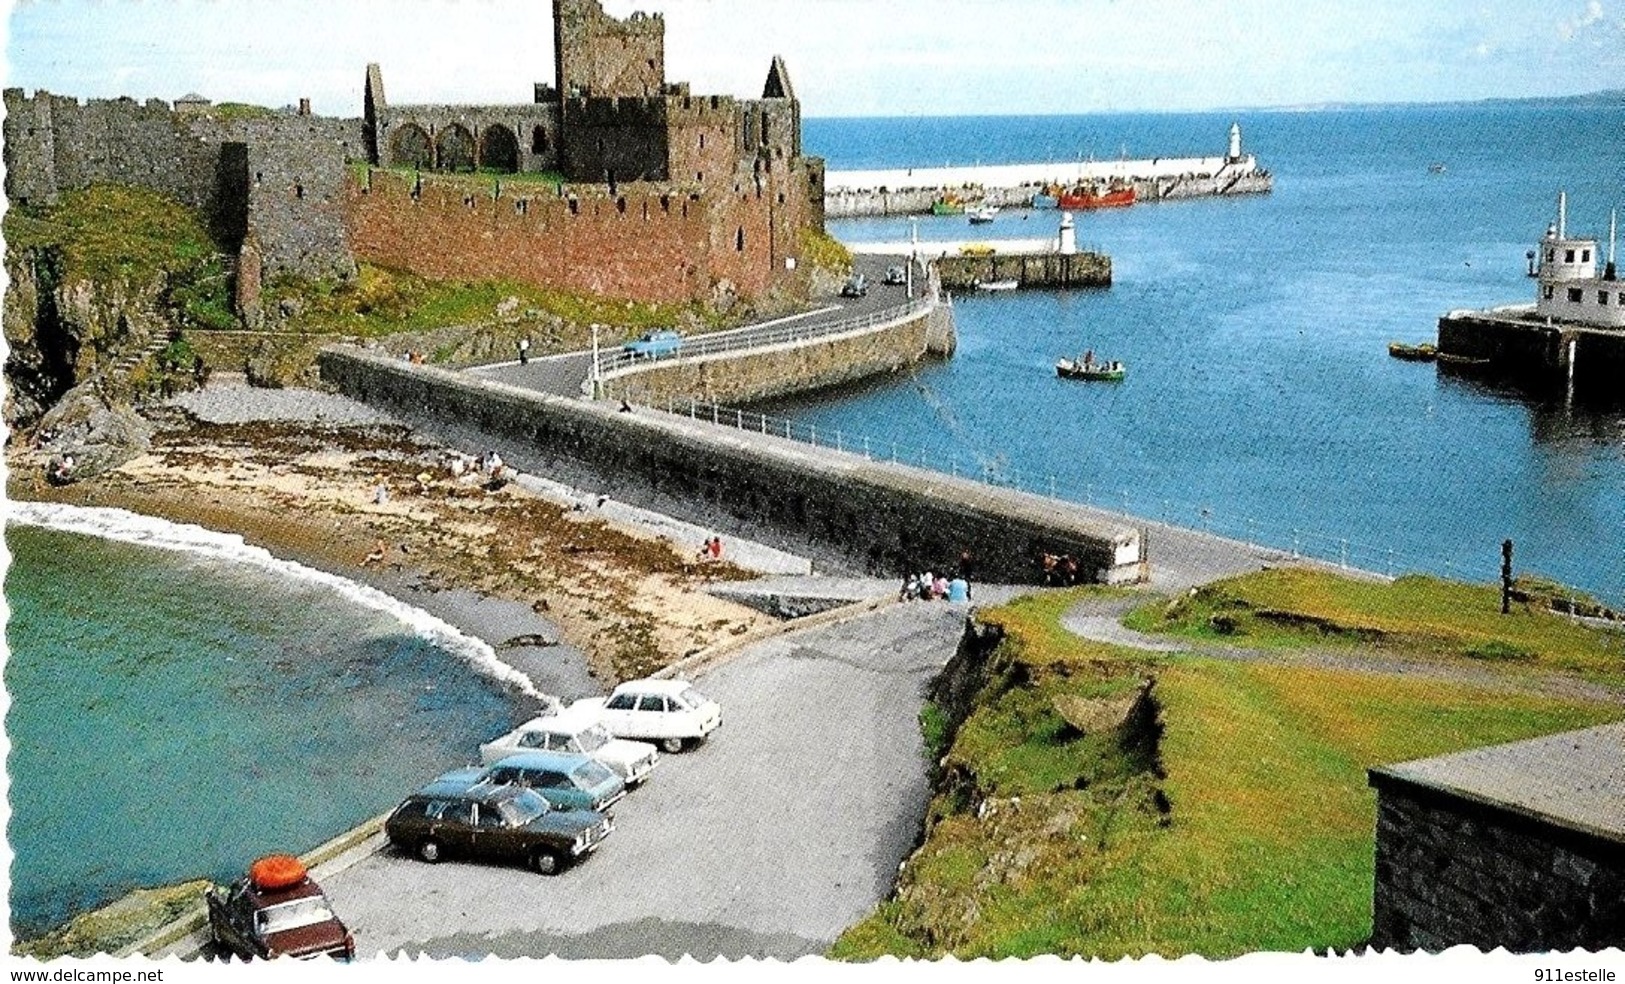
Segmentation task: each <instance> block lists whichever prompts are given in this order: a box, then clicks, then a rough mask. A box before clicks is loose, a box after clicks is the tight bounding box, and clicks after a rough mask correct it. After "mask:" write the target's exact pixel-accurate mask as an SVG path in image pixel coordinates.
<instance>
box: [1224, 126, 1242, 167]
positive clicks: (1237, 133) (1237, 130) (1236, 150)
mask: <svg viewBox="0 0 1625 984" xmlns="http://www.w3.org/2000/svg"><path fill="white" fill-rule="evenodd" d="M1224 162H1225V163H1226V164H1240V163H1241V124H1240V123H1232V124H1230V153H1228V154H1226V155H1224Z"/></svg>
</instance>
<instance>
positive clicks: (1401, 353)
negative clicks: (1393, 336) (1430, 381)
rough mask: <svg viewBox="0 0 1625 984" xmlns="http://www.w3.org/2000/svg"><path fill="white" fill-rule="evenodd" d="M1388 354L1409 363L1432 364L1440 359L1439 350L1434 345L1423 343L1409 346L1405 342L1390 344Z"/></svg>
mask: <svg viewBox="0 0 1625 984" xmlns="http://www.w3.org/2000/svg"><path fill="white" fill-rule="evenodd" d="M1388 354H1389V355H1391V356H1393V357H1394V358H1396V359H1405V360H1406V361H1409V362H1432V361H1433V360H1434V359H1436V358H1438V356H1439V350H1438V348H1437V347H1435V346H1434V345H1432V344H1430V343H1428V342H1423V343H1422V344H1420V345H1409V344H1406V343H1405V342H1389V343H1388Z"/></svg>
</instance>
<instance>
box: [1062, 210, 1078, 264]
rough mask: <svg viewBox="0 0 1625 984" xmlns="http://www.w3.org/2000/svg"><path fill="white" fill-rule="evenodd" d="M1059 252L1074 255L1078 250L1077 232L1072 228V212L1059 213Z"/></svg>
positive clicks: (1063, 254) (1064, 254)
mask: <svg viewBox="0 0 1625 984" xmlns="http://www.w3.org/2000/svg"><path fill="white" fill-rule="evenodd" d="M1059 247H1060V248H1059V252H1060V254H1061V255H1062V256H1075V255H1077V252H1078V233H1077V230H1076V229H1074V228H1072V213H1071V212H1062V213H1061V241H1060V244H1059Z"/></svg>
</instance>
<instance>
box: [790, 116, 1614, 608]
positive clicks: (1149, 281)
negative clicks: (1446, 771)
mask: <svg viewBox="0 0 1625 984" xmlns="http://www.w3.org/2000/svg"><path fill="white" fill-rule="evenodd" d="M1233 119H1239V120H1240V122H1241V125H1242V128H1243V132H1244V138H1245V145H1246V149H1247V150H1248V151H1249V152H1252V153H1256V154H1257V155H1258V157H1259V163H1260V165H1261V166H1263V167H1265V168H1268V169H1269V170H1270V171H1272V172H1273V174H1274V176H1275V190H1274V192H1273V193H1272V194H1270V195H1267V196H1245V197H1241V198H1234V199H1228V198H1220V199H1211V198H1210V199H1196V200H1189V201H1179V202H1161V203H1154V204H1145V205H1138V206H1135V207H1133V208H1128V209H1113V210H1107V211H1103V212H1091V213H1084V214H1080V215H1079V216H1077V219H1078V241H1079V243H1080V246H1091V247H1096V248H1099V249H1103V250H1104V251H1105V252H1107V253H1108V254H1110V255H1111V257H1112V260H1113V267H1114V270H1113V273H1114V283H1113V285H1112V286H1111V287H1110V288H1109V289H1103V290H1089V291H1072V292H1044V291H1031V292H1011V293H1001V294H997V295H981V296H976V295H967V296H962V297H958V298H956V304H955V315H956V320H957V323H958V330H959V348H958V351H957V352H956V353H955V355H954V357H953V358H952V359H951V360H949V361H947V362H943V363H936V364H926V365H922V366H921V367H919V368H918V369H917V370H916V371H914V372H913V373H912V374H910V375H908V376H906V377H901V378H892V379H888V380H882V381H878V382H873V383H870V384H867V385H863V386H859V387H854V388H848V389H843V390H839V391H834V392H829V393H821V394H817V395H815V396H811V397H807V398H800V399H793V400H786V401H779V402H776V403H774V404H772V405H771V406H769V407H766V408H765V409H767V410H768V411H769V412H771V413H774V414H777V415H779V416H787V417H791V418H794V419H795V420H797V421H799V422H802V423H804V424H809V425H814V426H816V427H817V428H818V430H819V431H820V432H821V433H824V434H826V435H827V434H832V433H834V432H835V431H837V430H839V431H842V432H843V433H844V435H845V440H846V441H847V446H849V447H855V446H857V445H858V441H859V439H860V436H862V437H867V438H868V439H869V442H870V446H872V447H874V448H879V449H888V450H889V448H890V447H891V446H892V445H893V444H896V445H897V446H899V447H900V448H902V449H903V450H902V454H903V455H904V456H918V455H920V454H922V453H923V455H924V456H925V459H926V460H927V462H928V463H929V464H931V465H932V466H933V467H936V468H940V469H941V470H943V471H948V470H949V469H950V468H952V469H954V470H956V471H958V472H959V473H960V474H982V475H986V476H988V477H990V478H992V479H993V480H995V481H1005V482H1011V483H1014V484H1021V485H1024V486H1026V487H1029V488H1033V489H1035V490H1038V491H1044V492H1049V491H1051V490H1053V491H1054V494H1056V495H1059V496H1061V497H1063V498H1070V499H1076V500H1080V501H1090V502H1093V503H1095V504H1097V505H1103V506H1107V507H1110V508H1114V509H1122V508H1125V507H1126V508H1127V510H1128V511H1130V512H1132V513H1134V514H1136V515H1140V516H1144V517H1147V518H1152V519H1167V520H1169V521H1172V522H1175V523H1179V524H1181V525H1187V526H1192V527H1203V526H1206V527H1207V528H1210V529H1213V530H1215V531H1216V532H1223V533H1226V534H1230V535H1234V536H1237V537H1240V538H1246V539H1253V540H1259V541H1263V542H1266V543H1270V544H1273V545H1275V546H1279V547H1282V548H1285V549H1292V548H1294V547H1296V548H1298V549H1299V550H1300V551H1301V552H1304V553H1312V554H1315V555H1317V556H1321V557H1325V558H1328V559H1332V560H1343V559H1346V560H1348V562H1349V563H1351V564H1357V565H1359V566H1363V567H1366V568H1368V569H1376V570H1394V571H1404V570H1428V571H1434V572H1437V573H1442V574H1449V575H1455V576H1461V577H1471V578H1475V579H1483V580H1489V579H1493V578H1494V577H1495V576H1497V574H1498V565H1499V545H1500V543H1501V541H1502V540H1503V539H1505V538H1511V539H1513V540H1514V541H1515V542H1516V544H1517V562H1518V566H1519V568H1520V569H1521V570H1530V571H1536V572H1540V573H1544V574H1546V575H1549V576H1552V577H1557V578H1560V579H1562V580H1564V581H1566V582H1568V583H1571V584H1574V585H1576V586H1578V587H1581V588H1583V589H1586V590H1589V591H1591V592H1593V593H1595V594H1597V595H1599V596H1600V597H1601V598H1602V599H1603V600H1604V601H1605V602H1606V603H1609V604H1613V605H1616V606H1618V605H1619V604H1620V603H1621V601H1622V596H1625V450H1622V448H1625V412H1622V409H1625V386H1621V387H1620V392H1618V393H1592V394H1580V397H1579V398H1578V399H1574V400H1569V399H1567V398H1566V395H1565V394H1563V393H1561V392H1558V393H1547V394H1530V393H1524V392H1518V391H1513V390H1509V389H1506V388H1503V387H1499V386H1497V385H1494V384H1488V383H1482V382H1477V381H1473V380H1470V379H1464V378H1459V377H1453V376H1451V375H1449V374H1448V373H1447V372H1443V371H1441V370H1439V369H1436V368H1435V367H1434V366H1432V365H1428V364H1418V363H1406V362H1400V361H1397V360H1394V359H1391V358H1390V357H1389V356H1388V354H1387V351H1386V345H1387V343H1388V342H1389V341H1390V340H1396V339H1397V340H1406V341H1423V340H1431V339H1432V337H1433V334H1434V329H1435V323H1436V321H1437V319H1438V317H1439V315H1440V314H1442V313H1444V312H1445V311H1447V310H1450V309H1452V308H1461V307H1482V306H1491V305H1497V304H1505V303H1514V302H1528V301H1532V300H1533V289H1532V286H1531V282H1530V281H1529V280H1528V279H1527V278H1526V277H1525V275H1524V271H1525V253H1526V251H1528V250H1530V249H1532V248H1534V245H1535V242H1536V240H1537V239H1538V237H1539V236H1540V235H1541V234H1542V232H1543V231H1544V230H1545V228H1546V225H1547V223H1548V222H1550V221H1552V220H1553V218H1554V217H1555V209H1556V198H1557V192H1558V190H1559V189H1566V190H1567V191H1568V196H1569V225H1570V228H1571V230H1576V229H1577V230H1589V231H1591V232H1593V233H1594V234H1595V235H1597V236H1598V238H1605V237H1606V233H1607V223H1608V210H1609V209H1610V208H1613V207H1622V208H1625V105H1622V104H1621V103H1620V102H1619V101H1618V100H1617V99H1616V100H1615V101H1614V102H1612V103H1598V104H1595V105H1578V104H1572V103H1550V104H1526V103H1518V104H1475V105H1466V106H1416V107H1382V108H1366V109H1352V110H1321V111H1304V112H1286V111H1279V112H1252V113H1245V114H1240V115H1231V114H1223V115H1221V114H1170V115H1131V114H1125V115H1115V116H1092V117H1069V118H1056V119H1045V118H1035V117H1031V118H1011V119H986V118H983V119H971V118H956V119H927V120H886V121H878V120H816V119H815V120H809V121H807V124H806V130H805V142H806V146H807V148H808V151H809V152H810V153H814V154H820V155H823V156H824V157H825V158H826V160H827V162H828V166H829V167H830V168H831V169H836V168H879V167H908V166H923V165H927V164H930V165H937V166H940V165H943V164H945V163H949V162H952V163H955V164H962V163H973V162H981V163H1007V162H1019V161H1035V160H1042V159H1045V158H1046V157H1056V156H1066V155H1071V156H1073V157H1078V156H1087V155H1090V154H1093V155H1095V156H1097V157H1098V156H1103V155H1115V154H1117V153H1126V154H1127V156H1130V157H1149V156H1155V155H1158V154H1170V155H1172V154H1181V155H1183V154H1199V153H1209V152H1213V149H1214V148H1217V147H1222V144H1223V140H1224V138H1225V134H1226V133H1227V131H1228V129H1229V126H1230V123H1231V121H1232V120H1233ZM1433 162H1439V163H1442V164H1444V166H1445V168H1444V171H1443V172H1442V173H1431V172H1430V170H1429V164H1430V163H1433ZM1057 220H1058V216H1057V214H1056V213H1055V212H1053V211H1049V212H1030V211H1022V210H1015V211H1012V210H1006V211H1005V212H1004V213H1003V214H1001V216H1000V217H999V219H998V221H997V222H996V223H995V224H993V225H992V226H982V227H978V231H977V238H986V239H989V240H996V239H997V238H999V237H1001V236H1008V237H1013V238H1016V237H1030V236H1034V235H1052V234H1053V228H1052V227H1053V225H1054V224H1055V223H1056V222H1057ZM830 226H831V232H832V233H833V234H834V235H835V236H836V237H837V238H840V239H843V240H846V241H850V242H857V241H903V240H906V239H908V238H909V235H910V229H911V222H910V220H909V219H902V218H890V219H851V220H843V221H839V222H831V224H830ZM918 228H919V238H920V239H922V240H929V239H941V240H949V239H963V238H966V236H967V234H968V231H967V227H966V224H965V219H964V217H962V216H959V217H930V216H926V217H921V218H919V219H918ZM1086 349H1093V350H1094V352H1095V354H1096V356H1097V357H1102V358H1108V359H1116V360H1122V361H1123V362H1125V363H1126V364H1127V365H1128V367H1129V371H1128V376H1127V379H1126V380H1125V381H1123V382H1122V383H1120V384H1080V383H1076V382H1071V381H1066V380H1060V379H1057V378H1056V376H1055V372H1054V363H1055V360H1056V359H1057V358H1058V357H1062V356H1066V357H1074V356H1076V355H1078V354H1079V353H1081V352H1083V351H1085V350H1086ZM1154 549H1155V548H1154V546H1153V551H1154ZM1153 562H1154V557H1153Z"/></svg>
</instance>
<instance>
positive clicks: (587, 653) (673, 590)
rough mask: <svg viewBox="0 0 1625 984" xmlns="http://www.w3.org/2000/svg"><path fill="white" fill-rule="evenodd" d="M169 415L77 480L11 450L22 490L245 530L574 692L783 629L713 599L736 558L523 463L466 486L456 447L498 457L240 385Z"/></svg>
mask: <svg viewBox="0 0 1625 984" xmlns="http://www.w3.org/2000/svg"><path fill="white" fill-rule="evenodd" d="M154 416H155V419H157V420H158V421H159V422H160V424H159V432H158V434H157V436H156V437H155V438H154V440H153V444H152V448H151V450H150V451H149V452H148V453H146V454H143V455H141V456H140V457H137V458H135V459H133V460H132V461H130V462H128V463H126V464H125V465H123V466H122V467H120V468H118V469H116V470H114V471H112V472H109V473H106V474H104V475H101V476H97V477H95V478H93V479H89V480H86V481H83V482H79V483H75V484H72V485H68V486H65V487H53V486H50V485H48V484H46V483H45V482H44V480H43V475H42V462H43V458H42V457H41V456H40V454H39V453H38V452H33V451H27V450H23V449H8V464H9V466H10V475H9V478H8V487H7V494H8V496H9V497H10V498H13V499H35V500H43V501H56V502H67V503H73V504H79V505H96V506H112V507H117V508H122V509H128V510H130V511H132V512H138V513H143V514H147V515H151V516H157V517H160V518H163V519H167V520H170V521H172V522H180V523H192V524H196V525H199V526H203V527H206V528H209V529H212V530H218V531H221V532H227V533H236V534H239V535H241V536H242V537H243V538H244V540H245V541H247V542H248V543H250V544H253V545H256V546H260V547H263V548H265V549H267V550H269V551H270V552H271V553H273V554H275V555H277V556H280V557H284V558H287V559H290V560H295V561H298V562H300V563H304V564H307V565H309V566H312V567H316V568H319V569H322V570H326V571H330V572H332V573H335V574H341V575H343V576H346V577H350V578H353V579H355V580H358V581H361V582H363V583H367V584H370V585H372V586H374V587H377V588H379V589H381V590H384V591H386V592H388V593H390V594H391V595H394V596H395V597H397V598H400V599H401V600H403V601H406V602H408V603H409V604H412V605H415V606H417V607H419V608H422V609H425V610H427V611H429V612H430V613H431V614H434V615H437V616H439V617H440V618H442V619H445V620H446V621H447V622H450V623H451V624H453V625H455V626H457V627H458V628H459V629H461V630H463V631H465V632H468V633H469V634H471V635H474V636H477V637H478V638H481V639H484V640H485V641H486V642H488V643H489V644H490V645H491V646H492V647H493V648H494V649H495V650H496V652H497V654H498V656H499V657H500V658H502V659H503V660H504V661H505V662H508V663H509V664H510V665H512V666H514V667H515V668H517V669H519V670H521V671H522V672H524V673H526V674H527V675H528V676H530V677H531V679H532V681H533V682H534V683H535V684H536V686H537V687H538V688H539V689H540V690H542V691H543V692H545V693H549V694H553V695H556V696H559V697H561V698H564V699H566V700H568V699H570V698H572V697H576V696H582V695H585V694H590V693H596V692H604V691H605V690H607V689H608V688H609V687H611V686H613V685H614V683H616V682H618V681H620V680H623V679H629V678H632V677H637V676H642V675H646V674H648V673H650V672H652V671H654V670H656V669H659V668H660V667H662V666H665V665H668V664H670V663H672V662H674V661H676V660H678V659H680V658H682V657H683V656H685V655H687V654H690V653H693V652H695V651H696V650H699V649H703V648H706V647H708V646H711V645H714V644H716V643H718V642H721V641H724V640H726V639H728V638H730V637H732V636H736V635H741V634H744V633H746V632H748V631H750V630H751V629H753V628H757V627H760V626H762V625H764V624H765V623H767V622H769V621H771V620H770V619H769V617H768V616H766V615H763V614H761V613H759V612H756V611H754V610H752V609H750V608H747V607H745V606H743V605H740V604H736V603H734V602H731V601H727V600H723V599H719V598H715V597H712V596H711V595H709V594H707V593H705V591H704V588H705V587H706V585H707V584H709V583H711V582H713V581H717V580H737V579H742V578H748V577H750V576H752V575H751V573H750V572H748V571H745V570H743V569H741V568H739V567H736V566H734V565H733V564H732V563H730V562H729V561H728V560H726V559H724V560H720V561H719V560H709V559H704V560H702V559H700V558H699V557H698V555H697V552H696V551H695V549H694V548H693V547H692V546H690V545H688V544H683V543H678V542H676V541H675V540H674V539H673V538H672V537H670V536H667V535H664V534H662V533H661V532H659V531H658V530H655V529H650V528H640V527H639V526H638V525H636V524H630V523H626V522H620V521H615V520H611V519H610V518H609V517H607V516H606V515H605V514H604V513H605V512H606V511H605V510H601V509H598V508H595V505H594V500H593V498H592V497H590V496H584V497H579V498H575V499H571V498H568V497H565V496H560V495H544V494H541V493H539V492H538V491H536V489H538V488H539V487H542V486H545V485H546V483H539V482H535V481H528V480H524V481H521V480H515V479H521V478H528V476H516V475H515V474H514V473H513V472H512V471H511V470H509V471H507V472H505V477H506V478H508V479H509V480H507V481H504V482H500V483H493V482H490V481H488V480H487V478H486V476H483V475H479V476H476V475H473V474H471V473H467V472H465V473H464V474H463V475H461V476H457V475H456V474H454V468H453V467H452V464H451V462H452V460H453V458H454V457H455V456H456V455H459V454H461V455H463V456H464V459H465V461H468V460H473V459H477V458H478V457H479V456H480V455H482V454H484V453H485V452H486V451H487V450H492V449H485V448H448V447H444V446H441V445H437V444H433V443H429V442H426V441H424V440H422V439H420V438H419V437H417V436H416V435H414V434H413V433H412V432H411V431H410V430H408V429H407V428H405V427H404V426H402V425H400V424H399V423H396V422H394V421H392V420H390V419H389V418H387V417H385V416H382V415H380V414H378V413H377V412H376V411H373V410H371V409H370V408H367V407H365V406H362V405H360V404H357V403H354V402H352V401H349V400H345V399H343V398H341V397H336V396H333V395H331V394H324V393H319V392H313V391H302V390H259V389H254V388H251V387H248V386H246V385H243V384H241V383H236V382H231V381H228V382H225V383H222V384H215V385H212V386H211V387H210V388H209V389H206V390H203V391H199V392H194V393H191V394H186V395H184V396H182V397H180V398H178V399H177V400H176V401H174V403H172V404H171V405H170V406H168V407H165V408H162V409H161V410H160V411H159V412H157V413H156V414H155V415H154ZM495 450H497V451H498V452H499V453H500V450H501V449H495ZM538 477H539V478H543V479H545V478H546V476H538ZM717 532H718V533H719V534H725V533H726V531H720V530H719V531H717Z"/></svg>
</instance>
